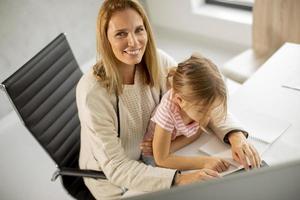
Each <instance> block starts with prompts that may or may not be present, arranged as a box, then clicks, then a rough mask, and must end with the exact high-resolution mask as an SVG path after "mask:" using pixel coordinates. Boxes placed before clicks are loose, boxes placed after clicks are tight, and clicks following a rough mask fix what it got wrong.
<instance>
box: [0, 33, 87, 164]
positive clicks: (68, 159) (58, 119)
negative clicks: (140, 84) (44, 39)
mask: <svg viewBox="0 0 300 200" xmlns="http://www.w3.org/2000/svg"><path fill="white" fill-rule="evenodd" d="M81 76H82V72H81V71H80V69H79V67H78V64H77V62H76V60H75V57H74V55H73V53H72V50H71V49H70V46H69V44H68V42H67V40H66V37H65V35H64V34H60V35H59V36H58V37H57V38H56V39H54V40H53V41H52V42H51V43H50V44H49V45H47V46H46V47H45V48H44V49H43V50H41V51H40V52H39V53H38V54H37V55H36V56H34V57H33V58H32V59H31V60H30V61H28V62H27V63H26V64H25V65H23V66H22V67H21V68H20V69H19V70H18V71H16V72H15V73H14V74H13V75H11V76H10V77H9V78H8V79H7V80H5V81H4V82H3V84H4V85H5V87H6V91H7V93H8V95H9V96H10V98H11V100H12V102H13V103H14V105H15V107H16V109H17V110H18V112H19V115H20V116H21V118H22V119H23V121H24V123H25V126H26V127H27V128H28V129H29V131H30V132H31V133H32V135H33V136H34V137H35V138H36V139H37V140H38V142H39V143H40V144H41V145H42V147H43V148H44V149H45V150H46V151H47V152H48V154H49V155H50V156H51V158H52V159H53V160H54V161H55V162H56V164H57V165H58V166H59V167H66V166H68V167H70V166H78V163H77V162H78V155H79V147H80V123H79V119H78V115H77V107H76V101H75V88H76V84H77V82H78V81H79V79H80V77H81Z"/></svg>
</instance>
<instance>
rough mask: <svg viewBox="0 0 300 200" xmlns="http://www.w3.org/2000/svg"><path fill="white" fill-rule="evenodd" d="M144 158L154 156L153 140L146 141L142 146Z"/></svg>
mask: <svg viewBox="0 0 300 200" xmlns="http://www.w3.org/2000/svg"><path fill="white" fill-rule="evenodd" d="M140 149H141V150H142V155H143V156H153V148H152V140H145V141H143V142H142V143H141V144H140Z"/></svg>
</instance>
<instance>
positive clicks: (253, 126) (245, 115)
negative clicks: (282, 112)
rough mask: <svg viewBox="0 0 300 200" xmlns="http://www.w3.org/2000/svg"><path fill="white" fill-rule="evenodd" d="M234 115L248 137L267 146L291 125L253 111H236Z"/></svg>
mask: <svg viewBox="0 0 300 200" xmlns="http://www.w3.org/2000/svg"><path fill="white" fill-rule="evenodd" d="M234 115H235V117H236V118H237V119H238V120H239V121H240V122H241V124H242V126H243V127H244V128H245V130H246V131H247V132H248V133H249V136H250V137H252V138H255V139H257V140H261V141H262V142H265V143H269V144H272V143H273V142H274V141H275V140H276V139H277V138H278V137H279V136H280V135H281V134H283V133H284V132H285V131H286V130H287V129H288V128H289V127H290V125H291V124H290V123H289V122H287V121H285V120H283V119H279V118H276V117H273V116H271V115H267V114H264V113H261V112H257V111H255V109H247V110H242V111H238V112H235V113H234Z"/></svg>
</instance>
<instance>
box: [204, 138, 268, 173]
mask: <svg viewBox="0 0 300 200" xmlns="http://www.w3.org/2000/svg"><path fill="white" fill-rule="evenodd" d="M204 134H206V135H205V136H204V137H205V138H206V143H204V144H202V145H200V146H199V150H200V151H201V152H203V153H205V154H207V155H210V156H215V157H219V158H223V159H224V160H226V161H227V162H229V163H230V164H231V165H230V167H229V169H228V170H227V171H225V172H223V173H221V175H227V174H230V173H232V172H235V171H237V170H239V169H241V168H243V166H242V165H241V164H239V163H238V162H236V161H234V160H233V158H232V152H231V147H230V145H228V144H225V143H223V142H222V141H221V140H220V139H219V138H218V137H217V136H216V135H215V134H212V133H204ZM201 137H202V136H201ZM207 138H209V139H207ZM247 140H248V141H249V143H251V144H252V145H254V147H255V148H256V150H257V151H258V153H259V155H260V156H262V155H263V153H264V152H265V151H266V150H267V149H268V148H269V146H270V144H268V143H265V142H262V141H260V140H256V139H255V138H248V139H247Z"/></svg>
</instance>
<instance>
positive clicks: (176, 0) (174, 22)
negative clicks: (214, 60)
mask: <svg viewBox="0 0 300 200" xmlns="http://www.w3.org/2000/svg"><path fill="white" fill-rule="evenodd" d="M146 2H147V6H148V13H149V16H150V18H151V21H152V24H154V25H155V26H158V27H164V28H170V29H172V30H175V31H181V32H187V33H191V34H193V35H198V36H199V37H201V36H203V37H206V38H211V39H216V40H220V41H224V42H226V43H230V44H232V45H240V46H247V47H249V46H250V45H251V23H252V13H251V12H249V11H238V10H236V9H230V8H227V9H226V8H224V9H220V7H219V9H218V7H217V6H206V5H205V4H204V1H203V0H163V1H161V0H147V1H146ZM192 4H199V5H201V4H202V8H201V7H200V8H199V9H196V10H195V9H194V8H193V7H192Z"/></svg>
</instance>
